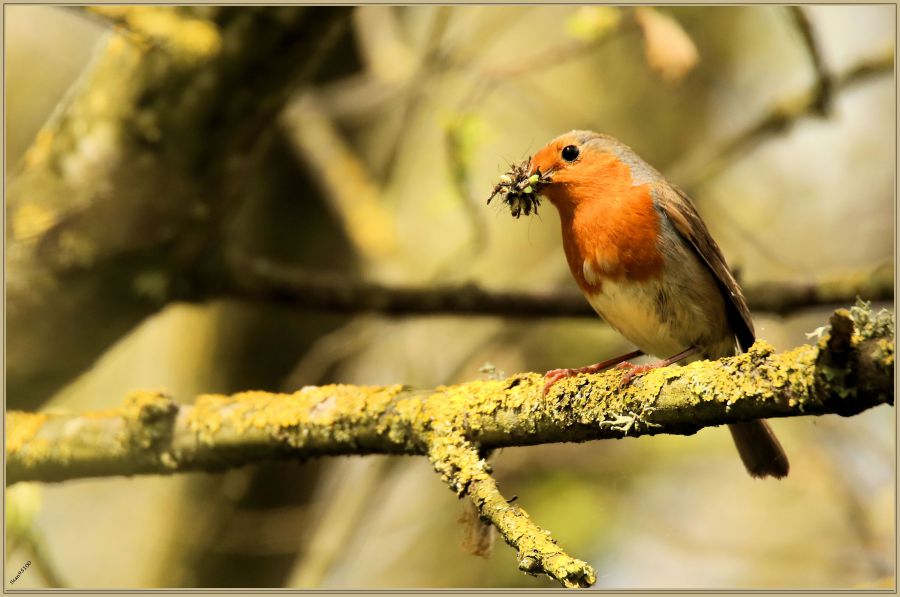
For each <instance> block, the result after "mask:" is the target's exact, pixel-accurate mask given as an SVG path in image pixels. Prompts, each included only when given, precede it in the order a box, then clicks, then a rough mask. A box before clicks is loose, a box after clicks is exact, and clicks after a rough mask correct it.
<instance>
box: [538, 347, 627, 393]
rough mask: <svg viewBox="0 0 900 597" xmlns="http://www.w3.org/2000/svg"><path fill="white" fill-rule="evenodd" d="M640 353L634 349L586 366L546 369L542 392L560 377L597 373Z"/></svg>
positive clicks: (545, 391)
mask: <svg viewBox="0 0 900 597" xmlns="http://www.w3.org/2000/svg"><path fill="white" fill-rule="evenodd" d="M642 354H644V353H643V351H640V350H635V351H633V352H629V353H627V354H623V355H620V356H617V357H614V358H611V359H609V360H606V361H602V362H600V363H594V364H593V365H588V366H587V367H579V368H578V369H553V370H551V371H547V373H546V374H545V375H544V380H545V381H544V394H545V395H546V394H547V391H548V390H549V389H550V388H551V387H552V386H553V384H555V383H556V382H558V381H559V380H561V379H565V378H567V377H573V376H575V375H578V374H579V373H597V372H598V371H603V370H604V369H609V368H610V367H612V366H613V365H618V364H619V363H621V362H623V361H627V360H628V359H633V358H635V357H639V356H641V355H642Z"/></svg>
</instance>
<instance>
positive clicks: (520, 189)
mask: <svg viewBox="0 0 900 597" xmlns="http://www.w3.org/2000/svg"><path fill="white" fill-rule="evenodd" d="M530 163H531V158H528V159H527V160H524V161H522V162H520V163H518V164H513V165H512V166H510V167H509V170H507V171H506V173H505V174H502V175H501V176H500V182H498V183H497V184H496V185H494V190H493V192H492V193H491V196H490V197H488V200H487V202H488V204H490V202H491V200H493V198H494V197H496V196H497V195H500V199H502V200H503V202H504V203H506V205H507V206H509V212H510V213H511V214H512V216H513V217H514V218H518V217H519V216H520V215H522V214H525V215H526V216H527V215H530V214H531V212H532V211H533V212H534V213H537V211H538V206H539V205H540V204H541V200H540V198H539V197H538V194H539V193H540V189H541V187H542V186H544V185H545V184H547V183H548V182H550V174H549V173H547V172H545V173H543V174H542V173H541V171H540V170H538V171H537V172H536V173H534V174H531V175H529V174H528V171H529V164H530Z"/></svg>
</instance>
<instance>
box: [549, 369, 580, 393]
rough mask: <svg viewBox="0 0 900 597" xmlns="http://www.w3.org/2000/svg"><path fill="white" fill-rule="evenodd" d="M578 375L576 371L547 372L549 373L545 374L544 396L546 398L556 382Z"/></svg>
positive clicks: (556, 370)
mask: <svg viewBox="0 0 900 597" xmlns="http://www.w3.org/2000/svg"><path fill="white" fill-rule="evenodd" d="M577 374H578V371H576V370H575V369H551V370H550V371H547V373H545V374H544V390H543V395H544V396H546V395H547V392H549V391H550V388H552V387H553V384H555V383H556V382H558V381H560V380H562V379H565V378H567V377H572V376H573V375H577Z"/></svg>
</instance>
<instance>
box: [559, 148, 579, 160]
mask: <svg viewBox="0 0 900 597" xmlns="http://www.w3.org/2000/svg"><path fill="white" fill-rule="evenodd" d="M578 154H579V151H578V148H577V147H575V146H574V145H566V146H565V147H563V150H562V159H564V160H566V161H567V162H574V161H575V160H577V159H578Z"/></svg>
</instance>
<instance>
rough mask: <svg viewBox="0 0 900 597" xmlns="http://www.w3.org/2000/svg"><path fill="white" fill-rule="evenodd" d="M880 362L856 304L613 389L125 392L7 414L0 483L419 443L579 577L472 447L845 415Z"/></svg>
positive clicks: (485, 505) (528, 560) (602, 384)
mask: <svg viewBox="0 0 900 597" xmlns="http://www.w3.org/2000/svg"><path fill="white" fill-rule="evenodd" d="M893 372H894V330H893V319H892V316H891V315H890V314H887V313H886V312H884V311H883V312H882V313H879V314H878V315H873V314H872V312H871V311H870V310H869V309H868V308H866V307H864V306H857V307H853V308H852V309H850V310H846V309H840V310H838V311H835V313H834V314H833V315H832V317H831V320H830V322H829V325H828V326H826V327H825V328H823V329H822V330H821V334H820V338H819V340H818V342H817V343H816V344H815V345H803V346H800V347H797V348H795V349H793V350H790V351H787V352H784V353H775V352H774V351H773V349H772V347H771V346H769V345H767V344H766V343H765V342H763V341H757V343H756V344H754V345H753V347H752V348H751V350H750V351H749V352H747V353H746V354H742V355H739V356H735V357H730V358H725V359H721V360H719V361H712V362H711V361H698V362H695V363H691V364H690V365H687V366H684V367H678V366H673V367H666V368H661V369H657V370H654V371H651V372H649V373H647V374H645V375H642V376H641V377H639V378H638V379H637V380H636V381H634V382H633V383H632V384H631V385H630V386H628V387H627V388H620V387H619V382H620V380H621V376H622V373H620V372H618V371H609V372H605V373H602V374H597V375H588V376H579V377H577V378H572V379H568V380H564V381H562V382H560V383H558V384H557V385H556V386H554V387H553V389H552V390H551V392H550V393H549V394H548V395H546V396H543V395H542V392H541V388H542V384H543V379H542V377H541V376H540V375H537V374H534V373H526V374H521V375H516V376H513V377H510V378H508V379H505V380H500V381H478V382H469V383H464V384H459V385H454V386H441V387H438V388H435V389H433V390H415V389H411V388H408V387H404V386H401V385H396V386H388V387H363V386H349V385H331V386H322V387H313V386H309V387H305V388H302V389H300V390H299V391H297V392H295V393H293V394H275V393H268V392H244V393H240V394H236V395H233V396H223V395H203V396H200V397H198V398H197V399H196V401H195V402H194V404H193V405H190V406H179V405H178V404H176V403H175V402H174V401H173V400H172V399H171V398H169V397H167V396H165V395H163V394H159V393H154V392H137V393H135V394H133V395H132V396H130V397H129V398H128V400H127V401H126V404H125V405H124V406H123V407H121V408H118V409H112V410H109V411H104V412H93V413H84V414H57V413H54V414H50V413H33V414H29V413H22V412H10V413H8V414H7V432H8V436H7V443H6V453H7V482H9V483H16V482H19V481H27V480H37V481H48V482H53V481H64V480H67V479H75V478H81V477H89V476H108V475H133V474H154V473H155V474H159V473H174V472H180V471H191V470H205V471H215V470H222V469H225V468H229V467H235V466H241V465H244V464H247V463H251V462H258V461H261V460H267V459H274V458H310V457H315V456H327V455H339V454H373V453H387V454H410V455H427V456H428V458H429V459H430V460H431V461H432V463H433V464H434V466H435V469H436V470H437V471H438V472H439V473H440V474H441V476H442V478H443V479H444V481H445V482H446V483H447V484H448V485H449V486H450V487H451V489H453V491H455V492H456V493H457V494H459V495H460V496H462V495H469V496H470V497H471V498H472V499H473V501H474V502H475V504H476V506H477V507H478V508H479V509H480V512H481V514H482V516H484V517H485V518H487V519H489V520H491V521H492V522H493V523H494V524H495V526H497V528H498V530H499V531H500V533H501V534H502V535H503V537H504V538H505V540H506V541H507V543H509V544H510V545H512V546H513V547H514V548H516V549H517V550H518V553H519V566H520V568H521V569H522V570H525V571H527V572H531V573H545V574H548V575H550V576H551V577H553V578H555V579H557V580H558V581H560V582H561V583H562V584H563V585H565V586H589V585H591V584H593V582H594V573H593V570H592V569H591V568H590V567H589V566H588V565H587V564H585V563H584V562H581V561H580V560H576V559H574V558H571V557H570V556H568V555H567V554H565V552H563V551H562V550H561V549H560V548H559V547H558V546H557V545H556V544H555V543H554V542H553V541H552V540H551V539H550V538H549V537H548V536H547V535H546V534H545V533H544V532H543V531H541V530H540V529H539V528H538V527H537V526H535V525H534V523H533V522H531V520H530V519H529V518H528V517H527V515H526V514H525V512H524V511H523V510H521V509H520V508H519V507H518V506H516V505H511V504H507V503H506V501H505V500H503V499H502V496H500V494H499V492H498V490H497V487H496V482H495V481H494V480H493V479H492V478H491V477H490V474H489V473H490V469H489V466H488V465H487V463H486V462H485V461H484V459H483V458H482V456H481V454H482V453H483V451H484V450H486V449H490V448H500V447H507V446H521V445H529V444H540V443H550V442H563V441H587V440H592V439H605V438H621V437H624V436H627V435H630V436H638V435H654V434H658V433H675V434H684V435H690V434H693V433H695V432H697V431H698V430H699V429H701V428H703V427H707V426H713V425H723V424H727V423H732V422H737V421H743V420H748V419H756V418H773V417H787V416H800V415H821V414H829V413H833V414H839V415H843V416H850V415H854V414H857V413H859V412H861V411H863V410H865V409H867V408H871V407H873V406H877V405H879V404H893V400H894V385H893Z"/></svg>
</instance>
